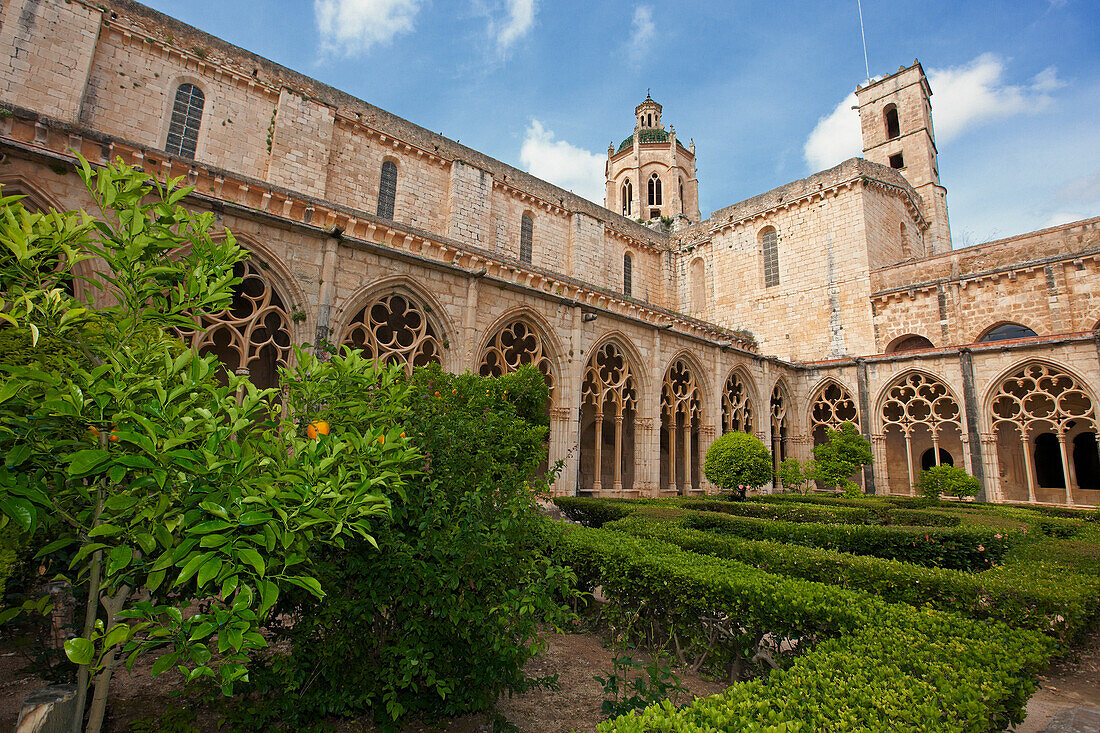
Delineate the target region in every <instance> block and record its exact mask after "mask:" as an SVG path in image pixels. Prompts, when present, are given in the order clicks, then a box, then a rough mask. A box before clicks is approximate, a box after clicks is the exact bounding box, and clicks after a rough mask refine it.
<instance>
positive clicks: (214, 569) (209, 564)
mask: <svg viewBox="0 0 1100 733" xmlns="http://www.w3.org/2000/svg"><path fill="white" fill-rule="evenodd" d="M221 569H222V561H221V558H218V557H212V558H210V559H209V560H207V561H206V562H205V563H203V566H202V568H201V569H200V570H199V578H198V584H199V588H202V587H203V586H205V585H206V584H207V583H209V582H210V581H211V580H213V579H214V578H216V577H218V573H219V572H220V571H221Z"/></svg>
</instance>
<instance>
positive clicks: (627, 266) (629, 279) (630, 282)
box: [623, 252, 634, 295]
mask: <svg viewBox="0 0 1100 733" xmlns="http://www.w3.org/2000/svg"><path fill="white" fill-rule="evenodd" d="M633 291H634V261H633V260H632V259H631V257H630V253H629V252H627V253H625V254H624V255H623V293H624V294H626V295H632V294H633Z"/></svg>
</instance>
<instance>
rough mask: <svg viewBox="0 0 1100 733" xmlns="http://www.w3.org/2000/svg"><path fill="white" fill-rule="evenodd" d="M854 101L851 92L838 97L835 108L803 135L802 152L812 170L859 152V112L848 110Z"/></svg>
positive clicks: (834, 163)
mask: <svg viewBox="0 0 1100 733" xmlns="http://www.w3.org/2000/svg"><path fill="white" fill-rule="evenodd" d="M855 103H856V95H855V92H853V93H851V94H849V95H848V96H847V97H845V98H844V99H843V100H841V102H840V104H838V105H837V106H836V109H834V110H833V111H832V112H830V113H829V114H828V115H826V116H825V117H822V118H821V119H820V120H818V121H817V126H815V127H814V129H813V131H812V132H811V133H810V136H809V137H808V138H806V144H805V146H803V149H802V152H803V154H804V155H805V157H806V163H808V164H809V166H810V168H811V169H812V170H815V171H820V170H824V169H826V168H831V167H833V166H834V165H836V164H837V163H840V162H841V161H844V160H847V159H848V158H851V157H852V156H854V155H859V154H860V153H861V152H863V133H862V132H861V131H860V129H859V114H858V113H857V112H856V111H855V110H853V109H852V106H853V105H854V104H855Z"/></svg>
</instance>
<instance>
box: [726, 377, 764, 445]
mask: <svg viewBox="0 0 1100 733" xmlns="http://www.w3.org/2000/svg"><path fill="white" fill-rule="evenodd" d="M721 402H722V433H723V434H724V433H729V432H734V431H737V432H742V433H755V432H757V431H759V430H760V428H761V427H762V426H761V425H760V415H759V414H758V412H757V409H756V404H757V400H756V389H755V387H754V386H753V383H752V379H751V378H750V377H749V375H748V372H747V371H746V370H745V369H744V367H741V366H735V367H734V368H732V369H730V370H729V373H728V374H727V375H726V380H725V383H724V384H723V386H722V395H721Z"/></svg>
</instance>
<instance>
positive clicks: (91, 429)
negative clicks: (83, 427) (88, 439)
mask: <svg viewBox="0 0 1100 733" xmlns="http://www.w3.org/2000/svg"><path fill="white" fill-rule="evenodd" d="M88 435H90V436H92V439H93V440H99V428H97V427H96V426H95V425H89V426H88Z"/></svg>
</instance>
